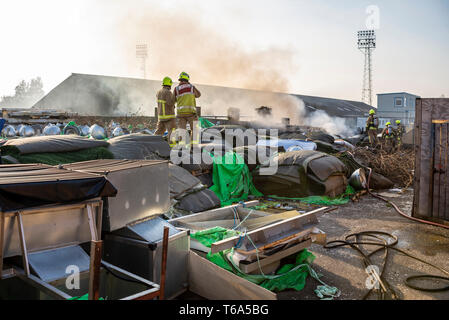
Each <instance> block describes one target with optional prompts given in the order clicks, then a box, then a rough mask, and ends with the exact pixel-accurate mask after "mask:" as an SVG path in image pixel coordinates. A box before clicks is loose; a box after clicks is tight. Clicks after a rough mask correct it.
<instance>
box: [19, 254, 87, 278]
mask: <svg viewBox="0 0 449 320" xmlns="http://www.w3.org/2000/svg"><path fill="white" fill-rule="evenodd" d="M28 259H29V262H30V266H31V268H33V271H34V272H36V274H37V276H38V277H39V278H41V279H42V280H43V281H45V282H50V281H54V280H58V279H63V278H66V277H67V276H68V275H69V274H70V273H71V272H69V273H66V271H67V267H68V266H76V267H78V268H79V271H80V272H83V271H88V270H89V261H90V260H89V256H88V255H87V253H86V252H84V250H83V249H82V248H81V247H80V246H69V247H63V248H58V249H52V250H45V251H39V252H34V253H30V254H29V255H28ZM72 272H73V271H72Z"/></svg>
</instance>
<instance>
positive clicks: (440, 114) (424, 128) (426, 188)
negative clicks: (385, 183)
mask: <svg viewBox="0 0 449 320" xmlns="http://www.w3.org/2000/svg"><path fill="white" fill-rule="evenodd" d="M415 143H416V145H415V179H414V189H415V190H414V201H413V216H415V217H420V218H426V219H429V220H433V221H439V222H443V221H449V173H448V171H449V166H448V157H449V148H448V144H449V99H444V98H440V99H417V103H416V118H415Z"/></svg>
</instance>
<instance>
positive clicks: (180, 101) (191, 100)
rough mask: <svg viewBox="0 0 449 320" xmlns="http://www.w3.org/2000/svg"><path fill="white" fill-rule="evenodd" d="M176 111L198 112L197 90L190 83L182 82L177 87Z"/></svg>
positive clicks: (186, 113) (179, 112) (191, 113)
mask: <svg viewBox="0 0 449 320" xmlns="http://www.w3.org/2000/svg"><path fill="white" fill-rule="evenodd" d="M175 96H176V112H177V114H178V115H193V114H196V99H195V90H194V87H193V85H191V84H190V83H181V84H180V85H179V86H177V87H176V88H175Z"/></svg>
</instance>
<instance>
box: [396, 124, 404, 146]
mask: <svg viewBox="0 0 449 320" xmlns="http://www.w3.org/2000/svg"><path fill="white" fill-rule="evenodd" d="M404 133H405V127H404V126H403V125H402V124H401V120H396V128H395V136H396V149H397V150H398V151H400V150H401V145H402V136H403V135H404Z"/></svg>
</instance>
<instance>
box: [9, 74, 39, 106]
mask: <svg viewBox="0 0 449 320" xmlns="http://www.w3.org/2000/svg"><path fill="white" fill-rule="evenodd" d="M43 87H44V85H43V83H42V79H41V78H40V77H37V78H35V79H31V80H30V81H29V82H26V81H25V80H22V81H20V83H19V84H18V85H17V86H16V87H15V89H14V90H15V93H14V95H13V96H2V97H1V100H0V106H1V107H10V108H29V107H31V106H33V104H35V103H36V102H37V101H38V100H39V99H40V98H42V97H43V96H44V94H45V92H44V90H43Z"/></svg>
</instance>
